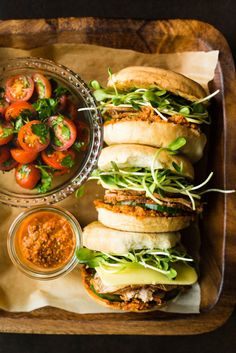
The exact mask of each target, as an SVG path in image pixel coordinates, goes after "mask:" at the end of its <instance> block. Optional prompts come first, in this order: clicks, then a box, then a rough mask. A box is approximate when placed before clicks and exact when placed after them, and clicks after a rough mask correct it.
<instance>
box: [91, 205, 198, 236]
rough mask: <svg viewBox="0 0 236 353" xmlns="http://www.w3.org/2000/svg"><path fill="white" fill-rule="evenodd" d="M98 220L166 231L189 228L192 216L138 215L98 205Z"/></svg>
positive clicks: (126, 227)
mask: <svg viewBox="0 0 236 353" xmlns="http://www.w3.org/2000/svg"><path fill="white" fill-rule="evenodd" d="M97 211H98V220H99V221H100V222H101V223H102V224H104V225H105V226H107V227H110V228H114V229H118V230H123V231H130V232H146V233H158V232H161V233H164V232H176V231H179V230H181V229H184V228H187V227H188V226H189V225H190V223H191V221H192V216H190V215H186V216H173V217H171V216H169V217H167V216H153V217H152V216H150V217H148V216H147V217H138V216H133V215H130V214H125V213H118V212H113V211H111V210H108V209H106V208H103V207H97Z"/></svg>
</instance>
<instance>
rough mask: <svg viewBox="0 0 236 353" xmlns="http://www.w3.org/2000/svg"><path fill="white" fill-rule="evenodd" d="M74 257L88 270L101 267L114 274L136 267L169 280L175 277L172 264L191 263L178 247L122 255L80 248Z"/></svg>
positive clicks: (144, 250)
mask: <svg viewBox="0 0 236 353" xmlns="http://www.w3.org/2000/svg"><path fill="white" fill-rule="evenodd" d="M76 256H77V259H78V260H79V263H81V264H86V265H87V266H88V267H89V268H96V267H102V268H104V269H105V270H106V271H108V272H109V271H111V272H112V273H116V272H119V271H121V270H123V269H124V268H129V267H133V266H134V265H138V266H142V267H144V268H149V269H152V270H154V271H157V272H160V273H162V274H163V275H165V276H167V277H168V278H169V279H174V278H176V276H177V272H176V270H175V269H174V268H173V267H172V264H173V263H175V262H178V261H183V262H193V259H192V258H191V257H189V256H188V255H187V254H186V252H185V250H184V249H183V248H181V247H180V246H179V247H175V248H172V249H168V250H162V249H152V250H149V249H143V250H132V251H130V252H128V253H127V254H123V255H115V254H108V253H105V252H100V251H93V250H89V249H87V248H80V249H78V250H77V251H76Z"/></svg>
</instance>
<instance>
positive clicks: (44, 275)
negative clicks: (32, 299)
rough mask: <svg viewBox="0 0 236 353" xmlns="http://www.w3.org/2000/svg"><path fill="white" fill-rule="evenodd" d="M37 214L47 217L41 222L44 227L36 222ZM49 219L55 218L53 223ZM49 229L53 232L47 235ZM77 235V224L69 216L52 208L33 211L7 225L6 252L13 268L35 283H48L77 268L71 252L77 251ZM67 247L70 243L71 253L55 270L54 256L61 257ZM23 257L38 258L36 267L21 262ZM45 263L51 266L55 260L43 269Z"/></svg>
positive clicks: (68, 213) (64, 211)
mask: <svg viewBox="0 0 236 353" xmlns="http://www.w3.org/2000/svg"><path fill="white" fill-rule="evenodd" d="M40 214H41V217H42V214H43V215H45V214H46V215H47V216H46V217H47V218H44V220H45V222H44V223H43V220H42V218H41V222H40ZM53 216H55V217H57V218H56V219H54V220H53ZM44 217H45V216H44ZM60 219H61V220H63V222H66V223H68V224H67V226H66V227H67V228H64V227H65V223H64V224H61V223H59V222H60ZM27 222H28V223H27ZM50 222H51V223H50ZM50 227H51V228H50ZM53 227H54V230H52V231H51V229H53ZM68 227H69V228H68ZM62 230H63V231H64V234H59V233H58V232H61V231H62ZM53 232H54V233H53ZM70 232H71V234H72V236H71V237H70V238H71V239H70V238H68V239H63V237H65V236H66V235H67V236H68V237H69V235H70ZM81 234H82V229H81V227H80V224H79V222H78V221H77V219H76V218H75V217H74V216H73V215H72V214H71V213H70V212H68V211H66V210H64V209H62V208H59V207H52V206H48V207H41V206H39V207H34V208H32V209H30V210H26V211H24V212H22V213H20V214H19V215H18V216H17V217H16V219H15V220H14V222H13V223H12V224H11V227H10V229H9V232H8V238H7V250H8V254H9V256H10V258H11V260H12V262H13V264H14V265H15V266H16V267H17V268H18V269H19V270H20V271H21V272H23V273H24V274H25V275H26V276H28V277H30V278H33V279H38V280H52V279H56V278H59V277H61V276H64V275H65V274H67V273H69V272H70V271H71V270H72V269H73V268H75V266H76V265H77V263H78V261H77V258H76V255H75V252H76V249H77V248H78V247H80V243H81ZM70 241H71V242H70ZM71 243H73V247H72V246H71V248H72V249H71V250H70V252H69V256H67V258H66V261H64V262H63V263H62V264H59V265H58V266H57V265H56V264H57V262H56V261H57V260H58V259H57V258H56V256H57V254H58V253H59V254H60V251H62V252H61V254H63V256H64V254H65V253H66V249H68V246H69V244H71ZM39 244H41V245H39ZM45 244H47V246H46V248H45ZM43 247H44V248H43ZM51 249H54V251H53V250H52V251H51V252H50V250H51ZM63 249H64V250H63ZM26 251H27V252H26ZM63 251H64V252H63ZM24 253H26V254H27V256H28V258H29V256H32V257H33V256H34V258H35V259H36V258H38V260H39V261H40V266H39V265H37V264H35V262H31V261H29V260H28V258H25V257H24ZM46 259H48V260H49V261H51V262H52V259H54V260H55V259H56V260H55V261H54V265H53V266H51V267H50V266H48V267H47V266H46V264H45V262H46ZM35 261H36V260H35ZM42 264H44V266H43V265H42Z"/></svg>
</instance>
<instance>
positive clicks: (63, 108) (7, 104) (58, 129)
mask: <svg viewBox="0 0 236 353" xmlns="http://www.w3.org/2000/svg"><path fill="white" fill-rule="evenodd" d="M89 138H90V136H89V128H88V125H87V124H86V123H85V122H83V121H81V119H80V117H79V115H78V106H77V105H76V104H75V103H74V101H73V96H72V95H71V93H70V92H69V91H68V90H67V89H66V88H65V87H63V86H61V85H60V84H59V83H58V82H57V81H55V80H54V79H52V78H48V77H46V76H45V75H43V74H41V73H38V72H36V73H35V74H33V75H23V74H20V75H16V76H12V77H10V78H8V79H7V80H6V81H5V84H4V87H2V88H0V170H2V171H9V170H12V169H13V168H15V179H16V182H17V184H19V185H20V186H21V187H23V188H26V189H34V188H35V187H36V188H37V191H38V192H41V193H44V192H46V191H48V190H49V189H50V188H51V184H52V180H53V178H54V177H56V176H58V175H63V174H66V173H69V172H70V171H71V168H73V166H74V165H75V163H76V156H77V154H78V153H79V152H84V151H86V149H87V147H88V144H89Z"/></svg>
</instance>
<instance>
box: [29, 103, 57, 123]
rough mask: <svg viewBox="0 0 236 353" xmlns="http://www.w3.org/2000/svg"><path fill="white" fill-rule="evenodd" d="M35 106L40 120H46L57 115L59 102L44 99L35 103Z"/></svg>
mask: <svg viewBox="0 0 236 353" xmlns="http://www.w3.org/2000/svg"><path fill="white" fill-rule="evenodd" d="M33 106H34V108H35V110H36V111H37V112H38V115H39V119H40V120H44V119H46V118H48V117H50V116H53V115H56V113H57V109H58V100H57V99H53V98H42V99H38V100H37V101H36V102H35V103H33Z"/></svg>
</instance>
